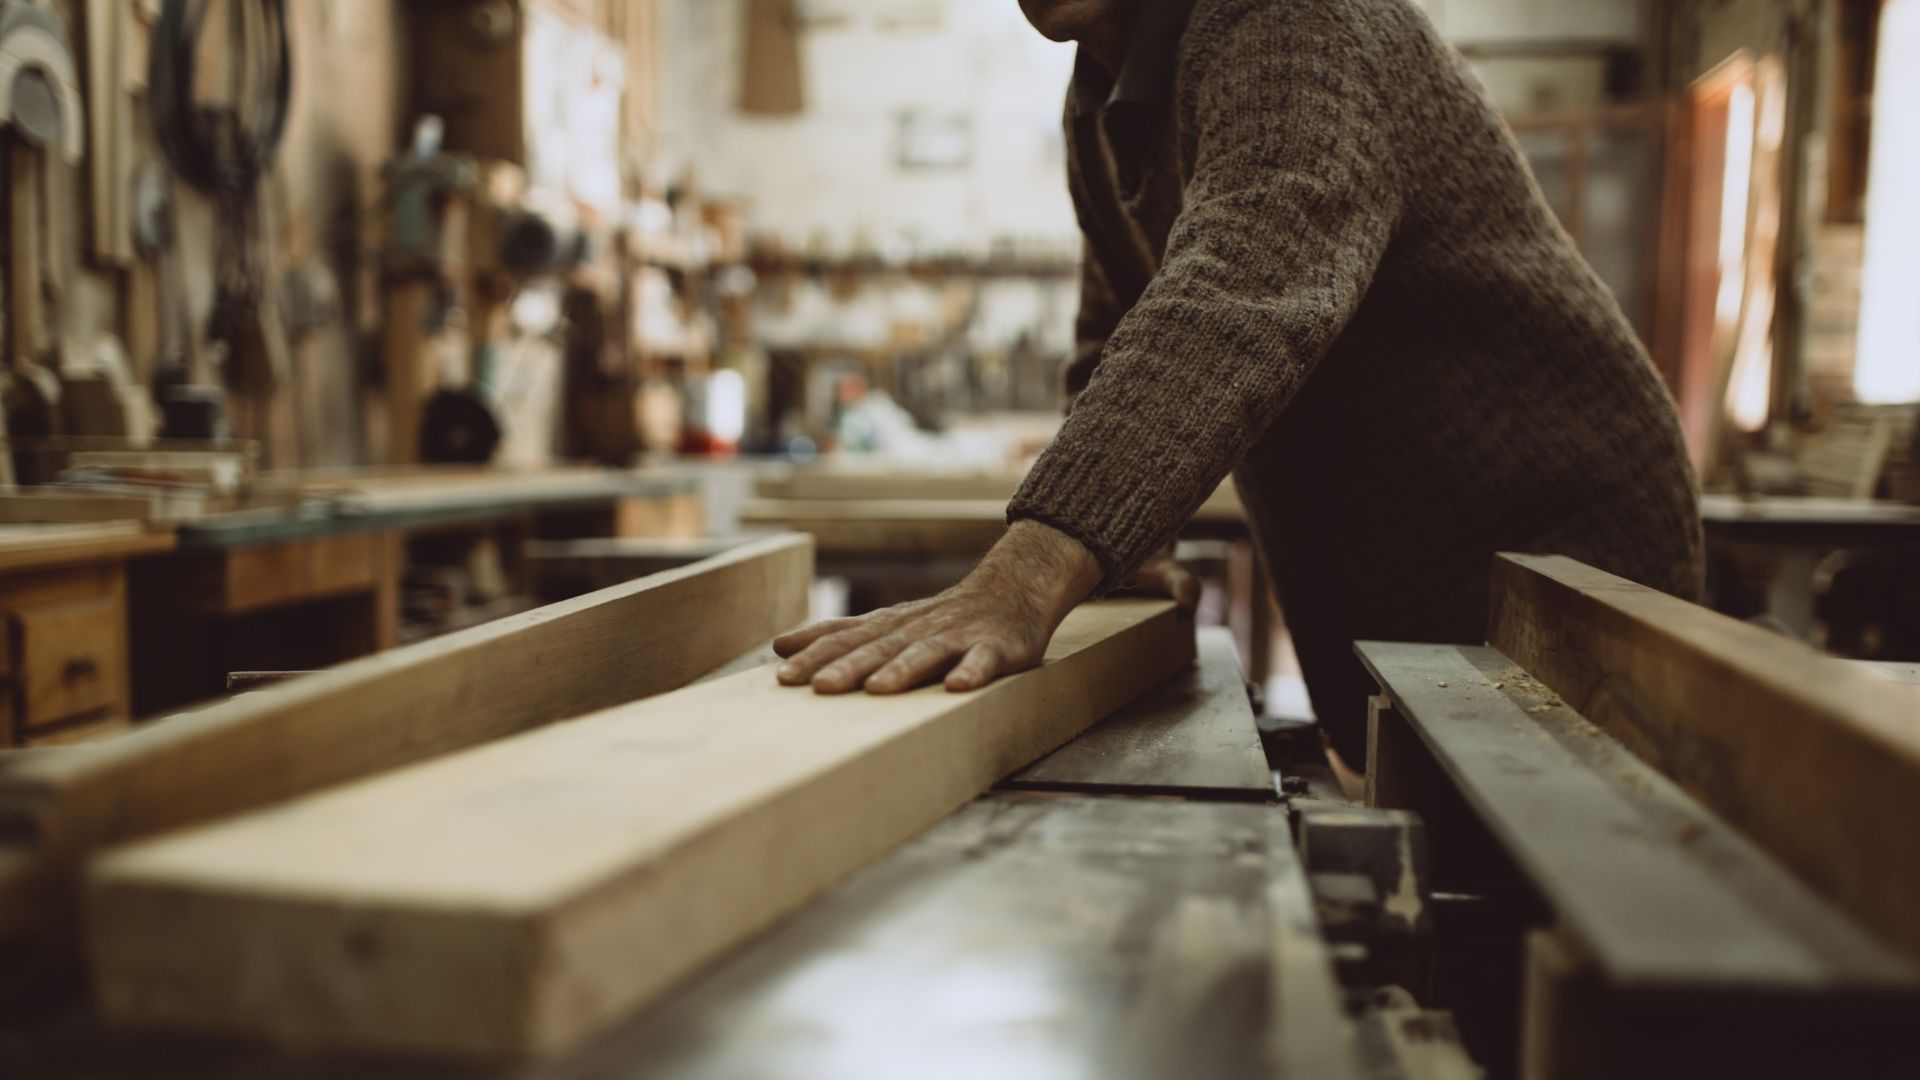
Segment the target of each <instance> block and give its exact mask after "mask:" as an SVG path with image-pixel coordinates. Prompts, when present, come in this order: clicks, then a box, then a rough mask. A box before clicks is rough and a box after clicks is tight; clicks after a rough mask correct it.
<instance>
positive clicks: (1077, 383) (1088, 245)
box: [1066, 238, 1120, 405]
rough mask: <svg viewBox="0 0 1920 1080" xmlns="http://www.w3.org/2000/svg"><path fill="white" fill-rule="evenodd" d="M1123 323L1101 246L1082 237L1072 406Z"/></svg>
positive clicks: (1070, 377)
mask: <svg viewBox="0 0 1920 1080" xmlns="http://www.w3.org/2000/svg"><path fill="white" fill-rule="evenodd" d="M1119 322H1120V300H1119V298H1118V297H1116V296H1115V295H1114V294H1113V286H1112V284H1111V283H1109V281H1108V280H1107V271H1106V267H1104V266H1102V265H1101V264H1100V252H1099V249H1097V248H1096V247H1094V245H1093V242H1092V241H1091V240H1086V239H1084V238H1083V242H1082V244H1081V255H1080V311H1079V314H1078V315H1076V316H1075V317H1074V320H1073V359H1072V360H1071V361H1069V362H1068V364H1067V375H1066V388H1067V401H1068V402H1069V405H1071V402H1072V401H1073V399H1074V398H1076V397H1078V396H1079V394H1080V391H1082V390H1085V389H1086V388H1087V382H1088V380H1089V379H1091V378H1092V377H1093V371H1094V369H1095V368H1096V367H1098V366H1099V364H1100V354H1101V353H1102V352H1104V351H1105V350H1106V347H1107V338H1108V337H1110V336H1112V334H1113V329H1114V327H1115V326H1117V325H1119Z"/></svg>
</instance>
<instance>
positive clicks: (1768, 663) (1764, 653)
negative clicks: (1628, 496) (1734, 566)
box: [1490, 555, 1920, 960]
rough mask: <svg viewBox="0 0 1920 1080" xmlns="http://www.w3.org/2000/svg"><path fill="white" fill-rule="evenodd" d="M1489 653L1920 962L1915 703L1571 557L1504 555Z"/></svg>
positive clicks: (1910, 696)
mask: <svg viewBox="0 0 1920 1080" xmlns="http://www.w3.org/2000/svg"><path fill="white" fill-rule="evenodd" d="M1490 634H1491V643H1492V645H1493V646H1494V647H1495V648H1497V649H1499V650H1500V651H1501V652H1502V653H1504V654H1506V655H1507V656H1508V657H1509V658H1511V659H1512V660H1514V661H1515V662H1516V663H1518V664H1519V665H1520V666H1521V667H1523V668H1525V669H1526V670H1527V671H1528V672H1529V673H1530V674H1532V675H1533V676H1534V677H1535V678H1537V679H1539V680H1540V681H1542V682H1544V683H1546V684H1547V685H1548V686H1549V687H1551V688H1552V689H1553V690H1554V692H1555V693H1557V694H1559V695H1560V696H1561V697H1562V698H1565V699H1566V701H1567V702H1568V703H1569V704H1571V705H1572V706H1573V707H1574V708H1575V709H1577V710H1578V711H1579V712H1580V713H1581V715H1583V716H1585V717H1586V718H1587V719H1589V720H1591V721H1592V722H1593V723H1595V724H1597V725H1599V726H1600V727H1601V728H1603V729H1604V730H1606V731H1607V732H1608V734H1611V735H1612V736H1614V737H1615V738H1617V739H1619V740H1620V741H1621V742H1622V743H1624V744H1626V745H1627V747H1628V748H1629V749H1631V750H1633V751H1634V752H1635V753H1636V754H1638V755H1639V756H1640V757H1642V758H1643V759H1645V760H1646V761H1648V762H1649V763H1651V764H1652V765H1653V766H1654V767H1655V768H1658V769H1659V770H1661V771H1662V772H1664V773H1666V774H1667V775H1668V776H1670V777H1672V778H1673V779H1674V780H1676V781H1678V782H1679V783H1680V784H1681V785H1682V786H1683V787H1685V788H1686V789H1688V790H1689V791H1691V792H1692V793H1693V794H1694V795H1695V796H1696V797H1697V798H1699V799H1701V800H1702V801H1703V802H1705V803H1706V804H1707V805H1709V806H1710V807H1712V808H1713V809H1714V810H1716V811H1718V812H1719V813H1720V814H1721V815H1723V816H1724V817H1726V818H1727V820H1728V821H1730V822H1731V823H1732V824H1734V825H1735V826H1736V827H1737V828H1739V829H1740V830H1741V831H1743V832H1745V833H1746V834H1747V835H1748V836H1750V837H1752V838H1753V839H1754V840H1755V841H1756V842H1758V843H1759V844H1760V845H1761V846H1762V847H1763V848H1766V849H1768V850H1769V851H1770V852H1772V854H1773V855H1774V856H1775V857H1776V858H1779V859H1781V860H1782V861H1783V862H1785V863H1786V864H1787V865H1788V866H1790V867H1791V868H1793V870H1794V871H1795V872H1796V873H1798V874H1799V875H1800V876H1801V877H1802V878H1803V879H1804V880H1806V881H1807V883H1808V884H1810V885H1812V886H1813V888H1814V889H1815V890H1816V891H1818V892H1820V893H1822V894H1823V895H1825V896H1826V897H1827V898H1828V899H1830V900H1832V901H1833V902H1834V903H1835V904H1836V905H1838V906H1839V907H1840V908H1841V909H1843V910H1845V911H1847V912H1848V913H1849V914H1851V915H1852V916H1853V917H1854V918H1856V919H1858V920H1860V921H1861V923H1863V924H1864V925H1866V926H1867V927H1869V928H1870V929H1873V930H1875V931H1877V932H1879V933H1880V934H1881V935H1883V936H1884V937H1885V938H1886V939H1887V940H1888V941H1889V942H1891V943H1894V944H1896V945H1898V946H1900V947H1902V948H1903V949H1904V950H1905V951H1906V953H1907V955H1908V957H1909V958H1910V959H1914V960H1920V843H1916V842H1915V840H1914V826H1913V823H1914V822H1915V821H1920V695H1916V694H1915V693H1914V692H1913V689H1912V688H1911V687H1909V686H1903V685H1901V684H1899V683H1897V682H1894V681H1893V680H1890V679H1884V678H1881V677H1879V676H1876V675H1874V674H1872V673H1870V672H1866V671H1862V670H1859V669H1857V668H1855V667H1854V666H1852V665H1851V664H1848V663H1847V662H1845V661H1843V660H1839V659H1836V658H1833V657H1829V656H1824V655H1822V654H1820V653H1818V652H1816V651H1814V650H1813V649H1811V648H1809V647H1807V646H1805V645H1803V644H1801V643H1799V642H1797V641H1793V640H1790V639H1788V638H1784V637H1781V636H1779V635H1777V634H1773V633H1770V632H1768V631H1766V630H1762V629H1760V628H1759V627H1756V626H1751V625H1749V624H1746V623H1742V622H1739V621H1737V620H1735V619H1730V618H1727V617H1726V616H1723V615H1718V614H1716V613H1714V612H1711V611H1708V610H1707V609H1705V608H1702V607H1699V606H1696V605H1694V604H1689V603H1687V602H1685V601H1682V600H1678V599H1675V598H1674V597H1671V596H1667V595H1665V594H1663V593H1660V592H1656V591H1654V590H1652V589H1647V588H1644V587H1642V586H1639V585H1636V584H1634V583H1632V582H1629V581H1626V580H1624V579H1622V578H1618V577H1614V576H1613V575H1611V574H1606V573H1603V572H1601V571H1599V570H1595V569H1593V568H1591V567H1588V566H1585V565H1582V564H1580V563H1578V562H1575V561H1573V560H1571V559H1567V558H1563V557H1559V556H1523V555H1503V556H1500V557H1499V558H1498V559H1496V560H1495V565H1494V570H1493V610H1492V621H1491V631H1490Z"/></svg>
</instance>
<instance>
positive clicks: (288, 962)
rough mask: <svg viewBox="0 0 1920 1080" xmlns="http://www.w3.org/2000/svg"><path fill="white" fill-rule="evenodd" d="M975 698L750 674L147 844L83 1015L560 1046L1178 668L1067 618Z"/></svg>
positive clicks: (99, 894)
mask: <svg viewBox="0 0 1920 1080" xmlns="http://www.w3.org/2000/svg"><path fill="white" fill-rule="evenodd" d="M1047 656H1048V658H1047V662H1046V663H1045V664H1044V665H1042V666H1041V667H1040V668H1038V669H1035V670H1033V671H1029V672H1025V673H1023V674H1020V675H1016V676H1013V677H1011V678H1009V679H1004V680H1001V681H999V682H997V683H995V684H993V685H991V686H989V687H987V688H986V689H984V690H980V691H976V692H973V693H969V694H950V693H948V692H946V691H945V690H943V689H942V688H940V687H938V686H934V687H928V688H925V689H922V690H919V691H916V692H913V693H910V694H904V695H899V696H893V697H875V696H869V695H864V694H860V695H850V696H844V697H826V696H821V695H816V694H814V693H811V692H809V691H807V690H805V689H794V688H789V687H782V686H780V685H778V684H777V683H776V682H775V680H774V679H773V676H772V674H771V672H770V671H769V670H768V669H765V668H761V669H758V670H754V671H748V672H745V673H742V674H740V675H736V676H733V677H731V678H727V679H722V680H719V681H716V682H711V683H707V684H705V685H702V686H695V687H689V688H687V689H684V690H680V691H677V692H675V693H671V694H666V695H662V696H660V697H655V698H650V699H648V700H646V701H641V702H635V703H633V704H630V705H626V706H622V707H619V708H616V709H611V710H608V711H606V712H603V713H599V714H596V715H594V716H590V717H585V718H582V719H579V720H574V721H571V722H569V723H565V724H559V725H555V726H553V727H550V728H547V729H545V730H541V731H535V732H529V733H527V734H524V735H521V736H518V737H515V738H511V739H506V740H502V741H500V742H496V743H493V744H491V745H488V746H483V747H477V748H475V749H472V750H469V751H466V752H464V753H461V754H457V755H453V756H450V757H446V758H442V759H441V760H439V761H434V762H429V763H427V764H424V765H420V766H417V767H415V768H412V769H408V770H405V771H402V772H398V773H393V774H389V775H386V776H381V777H375V778H373V779H370V780H367V781H364V782H362V783H359V784H356V785H353V786H350V787H346V788H341V789H338V790H335V791H330V792H322V793H320V794H317V795H314V796H312V797H309V798H306V799H302V800H297V801H295V802H292V803H287V804H283V805H281V806H277V807H273V808H270V809H267V810H264V811H261V812H258V813H255V814H251V815H248V816H245V817H241V818H237V819H234V820H230V821H227V822H223V823H219V824H215V825H211V826H208V827H206V828H203V829H198V830H194V831H191V832H186V833H181V834H177V835H174V836H169V837H162V838H159V839H156V840H153V841H149V842H147V843H144V844H141V845H137V846H135V847H133V848H130V849H127V850H123V851H120V852H117V853H114V854H112V855H109V856H107V857H106V858H105V859H104V860H102V861H100V862H98V863H96V864H95V870H94V872H93V875H92V879H91V885H92V888H91V889H90V897H89V899H90V903H89V905H88V925H87V931H88V933H87V938H88V948H89V950H90V953H91V956H92V961H93V964H92V967H93V974H94V986H95V988H96V993H97V995H98V998H99V1002H100V1005H101V1006H102V1009H103V1011H104V1013H105V1014H106V1015H107V1016H108V1017H109V1018H113V1019H119V1020H125V1021H129V1022H134V1023H137V1024H141V1025H163V1026H176V1027H187V1028H198V1029H210V1030H226V1031H237V1032H245V1033H250V1034H256V1035H265V1036H270V1037H277V1038H279V1039H282V1040H286V1041H289V1042H292V1043H296V1044H301V1045H318V1046H325V1047H338V1048H355V1049H373V1050H388V1051H404V1052H416V1053H428V1054H438V1055H448V1056H456V1057H466V1058H516V1057H522V1056H528V1055H536V1056H537V1055H546V1054H551V1053H554V1052H558V1051H561V1050H564V1049H565V1048H567V1047H569V1046H571V1045H573V1044H575V1043H576V1042H578V1041H579V1040H580V1039H582V1038H584V1037H585V1036H587V1035H589V1034H591V1033H593V1032H595V1031H598V1030H600V1029H602V1028H604V1027H606V1026H607V1025H608V1024H610V1023H611V1022H613V1021H615V1020H617V1019H618V1018H619V1017H620V1016H621V1015H622V1014H624V1013H627V1012H629V1011H630V1010H632V1009H634V1008H636V1007H638V1006H640V1005H641V1004H643V1003H645V1002H646V1001H648V1000H650V999H652V998H654V997H656V996H657V995H659V994H660V993H661V992H662V991H663V990H665V989H666V988H667V987H668V986H670V985H671V984H672V983H673V982H674V981H675V980H677V979H679V978H681V977H683V976H685V975H686V974H688V973H689V972H691V971H693V970H694V969H695V968H697V967H698V966H700V965H701V964H703V963H705V962H707V961H709V960H711V959H713V958H714V957H715V956H717V955H718V954H720V953H721V952H722V951H724V950H726V949H727V948H729V947H731V946H733V945H736V944H738V943H740V942H741V941H742V940H744V939H745V938H747V937H748V936H749V935H751V934H753V933H755V932H756V931H758V930H761V929H763V928H765V927H766V926H768V925H769V924H770V923H772V922H773V921H774V920H776V919H778V918H779V917H780V916H781V915H783V914H785V913H787V912H789V911H791V910H793V909H794V908H795V907H797V906H799V905H800V904H801V903H803V902H805V901H806V900H808V899H809V898H811V897H813V896H815V895H817V894H818V893H820V892H821V891H822V890H824V889H826V888H827V887H828V886H829V885H831V884H833V883H834V882H835V881H837V880H839V879H840V878H842V877H844V876H845V875H847V874H848V873H850V872H851V871H853V870H854V869H856V868H858V867H860V866H862V865H863V864H865V863H867V862H868V861H870V860H872V859H874V858H875V857H877V856H879V855H880V854H882V853H884V852H886V851H887V850H889V849H890V848H892V847H894V846H895V845H897V844H899V843H901V842H902V841H904V840H906V839H908V838H909V837H912V836H914V835H915V834H917V833H919V832H920V831H921V830H922V829H925V828H926V827H927V826H929V825H931V824H933V823H934V822H935V821H938V820H939V819H941V818H942V817H945V816H946V815H947V814H949V813H952V812H953V811H954V810H955V809H957V808H959V807H960V806H962V805H964V804H965V803H966V802H967V801H968V800H969V799H972V798H973V797H974V796H976V795H978V794H980V793H981V792H982V791H984V790H986V789H987V788H988V787H989V786H990V785H991V784H992V783H993V782H994V781H995V780H997V779H999V778H1000V777H1002V776H1005V775H1007V774H1008V773H1010V772H1012V771H1013V770H1015V769H1017V768H1019V767H1020V766H1022V765H1025V764H1027V763H1028V762H1030V761H1032V760H1034V759H1035V758H1037V757H1039V756H1040V755H1041V754H1043V753H1046V752H1047V751H1049V750H1051V749H1053V748H1054V747H1056V746H1058V745H1060V744H1061V743H1062V742H1064V741H1066V740H1067V739H1068V738H1071V737H1072V736H1073V735H1075V734H1077V733H1079V732H1080V731H1081V730H1082V729H1084V728H1086V727H1087V726H1088V725H1090V724H1091V723H1093V722H1094V721H1095V720H1098V719H1099V718H1100V717H1102V716H1104V715H1106V714H1107V713H1109V712H1112V711H1113V710H1115V709H1117V708H1119V707H1120V706H1122V705H1125V704H1126V703H1127V702H1128V701H1130V700H1132V699H1133V698H1135V697H1137V696H1139V695H1140V694H1142V693H1144V692H1145V691H1147V690H1149V689H1151V688H1152V687H1154V686H1155V685H1156V684H1158V683H1160V682H1161V681H1162V680H1164V679H1166V678H1168V677H1169V676H1171V675H1172V674H1174V673H1175V672H1176V671H1178V670H1179V669H1181V668H1183V667H1185V666H1186V665H1188V664H1190V663H1191V662H1192V660H1193V626H1192V623H1191V622H1190V620H1188V619H1187V618H1186V617H1185V616H1183V615H1181V614H1180V613H1179V612H1177V611H1176V610H1175V609H1174V608H1173V606H1172V605H1171V604H1168V603H1166V602H1162V601H1146V600H1126V601H1117V602H1110V603H1106V604H1100V605H1093V606H1087V607H1083V608H1081V609H1080V610H1078V611H1076V612H1075V613H1074V614H1073V615H1072V616H1071V617H1069V618H1068V620H1067V621H1066V623H1065V624H1064V625H1062V627H1061V628H1060V630H1059V632H1058V633H1057V634H1056V635H1055V637H1054V641H1053V644H1052V646H1051V647H1050V648H1049V650H1048V654H1047Z"/></svg>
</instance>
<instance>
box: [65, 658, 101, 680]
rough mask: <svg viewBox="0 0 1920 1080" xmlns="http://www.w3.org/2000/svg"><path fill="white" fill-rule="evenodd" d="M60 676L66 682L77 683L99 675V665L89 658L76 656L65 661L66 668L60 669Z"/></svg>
mask: <svg viewBox="0 0 1920 1080" xmlns="http://www.w3.org/2000/svg"><path fill="white" fill-rule="evenodd" d="M60 674H61V677H62V678H64V679H66V681H68V682H79V681H80V680H81V679H91V678H93V677H94V676H95V675H98V674H100V665H99V663H98V662H96V661H95V660H94V659H93V658H92V657H90V656H76V657H74V658H73V659H71V660H69V661H67V666H66V667H65V668H63V669H61V672H60Z"/></svg>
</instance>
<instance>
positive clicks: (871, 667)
mask: <svg viewBox="0 0 1920 1080" xmlns="http://www.w3.org/2000/svg"><path fill="white" fill-rule="evenodd" d="M911 644H913V639H912V638H911V637H909V636H908V635H906V634H903V633H899V632H895V633H890V634H884V635H882V636H880V637H879V638H876V639H875V640H873V641H870V642H868V643H867V644H865V645H862V646H860V647H859V648H857V649H854V650H853V651H852V652H849V653H847V654H846V655H845V656H842V657H840V659H838V660H835V661H833V662H832V663H830V664H828V665H826V666H825V667H823V668H821V669H820V670H819V671H818V672H816V673H815V674H814V676H813V688H814V690H815V691H816V692H818V693H822V694H844V693H846V692H848V691H849V690H858V689H859V688H860V684H862V683H864V682H866V681H867V676H869V675H872V674H873V673H874V672H876V671H878V670H880V669H881V668H882V667H884V666H886V664H887V662H888V661H889V660H892V659H893V658H894V657H896V656H898V655H900V652H901V651H902V650H903V649H905V648H906V647H907V646H908V645H911Z"/></svg>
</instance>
